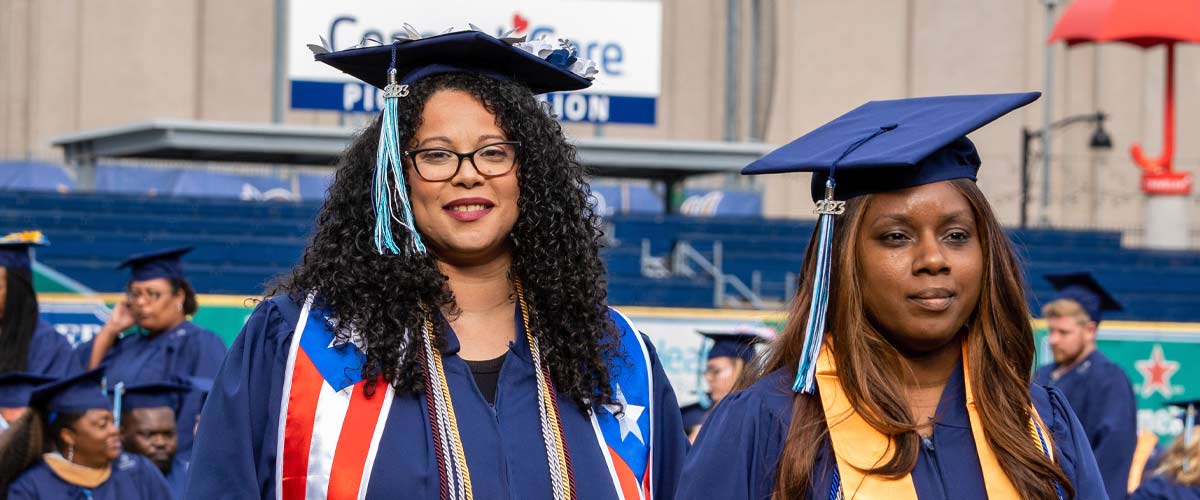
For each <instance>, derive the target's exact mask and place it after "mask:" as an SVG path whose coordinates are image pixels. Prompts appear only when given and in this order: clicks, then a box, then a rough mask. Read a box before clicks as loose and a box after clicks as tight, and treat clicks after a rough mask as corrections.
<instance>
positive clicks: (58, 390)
mask: <svg viewBox="0 0 1200 500" xmlns="http://www.w3.org/2000/svg"><path fill="white" fill-rule="evenodd" d="M29 405H30V406H36V407H38V408H43V409H45V410H46V411H48V412H50V413H52V414H54V413H82V412H85V411H88V410H93V409H104V410H111V409H112V404H111V403H110V402H109V400H108V395H107V392H106V388H105V379H104V367H98V368H95V369H93V370H89V371H86V372H83V373H79V374H76V375H73V376H70V377H66V378H64V379H61V380H57V381H54V382H50V383H47V384H44V385H41V386H38V387H37V388H35V389H34V390H33V394H32V395H31V396H30V401H29Z"/></svg>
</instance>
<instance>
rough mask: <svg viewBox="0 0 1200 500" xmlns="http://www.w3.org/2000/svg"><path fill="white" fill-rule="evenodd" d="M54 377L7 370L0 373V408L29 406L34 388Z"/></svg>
mask: <svg viewBox="0 0 1200 500" xmlns="http://www.w3.org/2000/svg"><path fill="white" fill-rule="evenodd" d="M53 380H54V377H47V376H45V375H39V374H36V373H25V372H8V373H5V374H3V375H0V408H23V407H26V406H29V397H30V396H31V395H33V390H34V388H36V387H38V386H40V385H43V384H46V383H48V382H52V381H53Z"/></svg>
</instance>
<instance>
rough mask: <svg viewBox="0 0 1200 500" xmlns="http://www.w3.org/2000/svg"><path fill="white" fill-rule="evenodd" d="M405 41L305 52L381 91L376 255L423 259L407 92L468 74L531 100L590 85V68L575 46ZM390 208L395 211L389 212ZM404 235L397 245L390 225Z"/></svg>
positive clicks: (455, 36) (484, 37)
mask: <svg viewBox="0 0 1200 500" xmlns="http://www.w3.org/2000/svg"><path fill="white" fill-rule="evenodd" d="M405 31H407V32H408V35H409V38H408V39H403V40H395V41H394V42H393V43H391V44H388V45H380V46H376V47H358V48H351V49H347V50H339V51H337V52H330V51H328V49H326V48H324V47H316V46H310V48H311V49H313V52H314V53H315V57H316V59H317V61H320V62H323V63H325V64H328V65H330V66H332V67H334V68H337V69H339V70H341V71H343V72H345V73H348V74H350V75H351V76H353V77H355V78H357V79H359V80H362V81H364V82H366V83H368V84H370V85H373V86H375V87H377V88H380V89H383V102H384V104H383V116H382V118H381V120H380V123H381V126H380V131H379V135H380V137H379V152H378V154H377V155H376V163H375V177H374V179H375V181H374V183H373V188H372V189H373V191H372V197H371V200H372V205H373V208H374V210H375V231H374V243H375V250H376V251H377V252H379V254H380V255H386V254H393V255H397V254H400V253H409V254H424V253H425V251H426V249H425V244H424V242H422V241H421V236H420V235H419V234H418V233H417V230H416V224H415V223H414V222H413V218H412V206H411V203H410V202H409V200H408V192H407V190H406V189H405V187H404V186H405V181H404V166H403V165H402V164H401V161H400V158H401V156H402V148H403V146H402V145H401V144H400V137H399V132H398V130H397V123H399V111H398V100H399V99H401V98H404V97H406V96H408V94H409V92H408V86H409V85H412V84H415V83H417V82H419V81H420V80H421V79H423V78H426V77H429V76H433V75H439V74H445V73H471V74H477V75H483V76H486V77H488V78H492V79H495V80H502V81H511V82H516V83H519V84H521V85H523V86H525V87H526V88H528V89H529V90H531V91H532V92H533V93H535V94H537V93H544V92H555V91H570V90H579V89H583V88H587V87H588V86H590V85H591V79H590V76H591V75H593V74H595V71H596V65H595V63H594V62H591V61H588V60H586V59H581V58H579V57H578V55H577V52H576V49H575V47H574V46H572V45H570V44H569V43H567V42H552V41H550V40H547V39H541V40H533V41H528V42H527V41H525V40H524V38H518V39H509V38H505V39H499V38H496V37H493V36H491V35H488V34H487V33H484V32H482V31H479V30H472V31H459V32H453V33H444V34H441V35H436V36H431V37H427V38H423V37H421V35H420V33H419V32H417V30H416V29H413V28H412V27H411V26H407V25H406V26H405ZM393 204H397V205H398V207H395V208H393V206H392V205H393ZM393 220H395V221H397V222H398V223H399V225H400V226H401V227H403V229H404V233H405V234H403V235H401V238H400V239H399V240H397V238H396V237H395V236H393V234H392V221H393Z"/></svg>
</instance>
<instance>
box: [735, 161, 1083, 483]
mask: <svg viewBox="0 0 1200 500" xmlns="http://www.w3.org/2000/svg"><path fill="white" fill-rule="evenodd" d="M950 182H951V184H952V185H953V186H954V187H955V188H956V190H957V191H958V192H959V193H961V194H962V195H963V197H964V198H966V200H967V202H968V204H970V206H971V210H972V212H973V213H974V216H975V221H976V225H977V226H978V233H979V238H980V243H981V246H982V248H983V260H984V267H983V288H982V291H981V293H980V297H979V303H978V304H977V305H976V308H975V312H974V313H973V314H972V315H971V318H970V319H969V320H968V322H967V324H966V325H965V326H964V328H965V332H966V343H967V356H968V358H969V360H968V361H969V363H970V365H971V367H972V370H971V376H972V379H971V384H972V389H973V392H974V393H975V395H976V396H975V397H976V404H977V405H978V408H979V415H980V419H981V420H982V422H983V427H984V429H985V435H986V436H987V440H988V444H989V445H990V446H991V448H992V450H993V451H994V452H995V454H996V458H997V459H998V460H999V462H1000V466H1001V467H1002V468H1003V469H1004V470H1005V472H1006V473H1007V474H1008V477H1009V480H1010V481H1012V484H1013V487H1015V488H1016V490H1017V492H1018V493H1020V495H1021V498H1029V499H1046V500H1051V499H1054V498H1056V496H1055V491H1054V483H1056V482H1057V483H1058V484H1059V485H1061V486H1062V488H1063V490H1064V493H1066V495H1067V497H1074V494H1075V490H1074V488H1073V487H1072V485H1071V484H1070V482H1069V481H1068V480H1067V477H1066V475H1065V474H1063V472H1062V470H1060V469H1059V468H1058V467H1057V466H1056V465H1055V464H1054V463H1053V462H1051V460H1050V459H1049V458H1047V457H1046V456H1045V455H1044V454H1043V453H1042V451H1041V449H1040V448H1038V447H1037V446H1035V445H1034V443H1033V442H1032V438H1031V437H1030V434H1029V427H1028V422H1029V419H1030V408H1031V400H1030V396H1029V385H1030V373H1031V371H1032V368H1033V362H1034V343H1033V329H1032V326H1031V325H1030V323H1029V321H1028V318H1029V310H1028V309H1027V306H1026V301H1025V292H1024V287H1023V285H1022V277H1021V268H1020V265H1019V263H1018V261H1017V258H1016V255H1015V253H1014V252H1013V249H1012V245H1011V243H1010V242H1009V241H1008V238H1007V237H1005V235H1004V233H1003V230H1002V229H1001V227H1000V223H999V222H998V221H997V220H996V216H995V214H993V213H992V209H991V206H990V205H989V204H988V202H987V200H986V198H984V196H983V193H982V192H980V191H979V188H978V187H977V186H976V185H975V183H974V182H972V181H969V180H954V181H950ZM870 201H871V196H870V195H864V196H859V197H856V198H853V199H851V200H849V201H848V202H847V203H846V212H845V214H843V215H842V216H840V217H838V221H837V222H838V223H837V224H835V227H834V233H833V245H834V246H833V248H835V249H837V251H836V252H835V253H834V256H833V259H832V260H831V266H832V267H831V270H830V276H831V278H832V279H831V283H830V290H829V296H830V301H829V309H828V317H827V320H826V325H827V327H826V331H828V332H830V333H829V335H828V338H829V339H831V341H832V344H833V353H834V360H835V362H836V363H837V367H838V375H839V378H841V380H842V386H843V388H844V390H845V391H846V397H847V398H848V399H849V401H850V404H851V405H853V407H854V410H855V411H856V412H858V414H859V415H861V416H862V417H863V419H864V420H866V421H867V423H869V424H870V425H871V426H872V427H874V428H875V429H877V430H879V431H880V432H882V433H883V434H886V435H888V436H891V437H892V439H893V441H894V443H895V446H896V448H895V453H894V454H893V455H892V458H891V460H889V461H888V462H887V463H884V464H882V465H880V466H879V467H876V468H872V469H869V470H867V471H866V472H867V473H870V474H876V475H879V476H883V477H887V478H898V477H901V476H904V475H905V474H908V473H910V472H911V471H912V469H913V468H914V467H915V466H916V463H917V455H918V453H919V451H920V437H919V435H918V434H917V431H916V424H915V423H914V419H913V417H912V415H911V414H910V413H909V409H908V404H907V400H906V398H905V395H904V391H903V387H902V386H901V382H900V379H901V377H898V376H897V375H899V374H903V373H905V371H906V370H907V368H906V365H905V364H904V360H903V358H902V356H901V354H900V353H899V351H897V350H896V348H895V347H893V346H892V345H891V343H889V342H888V341H887V339H886V338H885V337H884V335H883V334H882V333H881V332H880V331H879V330H878V329H877V328H876V327H875V326H874V325H873V324H872V323H871V321H870V320H869V319H868V315H867V312H866V309H865V306H864V304H863V301H862V287H861V280H860V275H861V273H862V272H863V270H862V268H861V266H860V265H859V259H857V258H856V256H855V255H856V252H857V249H856V245H855V243H856V236H857V234H858V232H859V231H860V227H861V225H862V219H863V216H864V214H865V213H866V207H867V206H868V205H869V204H870ZM815 237H816V235H815V234H814V240H812V241H811V242H810V243H809V245H808V250H807V251H806V252H805V256H804V268H803V270H802V276H803V279H802V282H801V285H800V290H799V291H798V292H797V294H796V297H795V299H794V301H793V302H792V305H791V312H790V314H789V317H788V322H787V326H786V327H785V328H784V332H783V334H782V335H781V336H780V339H779V341H778V342H777V343H776V348H775V349H773V350H772V351H771V353H770V354H769V355H768V357H767V358H766V359H765V360H763V362H762V363H759V364H758V366H756V367H754V368H753V369H750V370H747V376H746V377H743V379H742V380H741V381H740V383H739V387H741V388H744V387H746V386H748V385H750V384H752V383H754V382H755V381H756V379H759V378H762V377H763V376H764V375H765V374H767V373H771V372H773V371H775V370H779V369H786V370H788V371H789V372H790V373H793V374H794V373H795V370H796V364H797V362H798V360H799V358H800V351H801V348H802V344H803V340H804V325H805V322H806V321H807V319H808V308H809V302H810V301H811V299H812V295H813V278H812V277H813V275H814V266H815V263H816V244H815V241H816V240H815ZM828 433H829V429H828V427H827V425H826V423H825V415H824V411H823V410H822V408H821V404H820V399H819V397H817V396H816V395H813V396H805V395H797V396H796V397H795V401H794V403H793V406H792V422H791V427H790V428H789V429H788V434H787V440H786V442H785V444H784V447H783V451H782V453H781V454H780V457H779V466H778V470H777V475H776V478H775V491H774V496H775V498H779V499H783V498H803V497H804V496H805V495H806V494H807V493H810V490H811V488H812V484H813V470H812V469H813V464H814V462H815V460H816V456H817V453H818V451H819V449H820V447H819V446H814V445H813V443H819V442H821V441H822V440H823V439H824V438H825V437H826V436H827V435H828ZM1047 437H1049V436H1047Z"/></svg>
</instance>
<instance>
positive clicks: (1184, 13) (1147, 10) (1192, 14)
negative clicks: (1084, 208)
mask: <svg viewBox="0 0 1200 500" xmlns="http://www.w3.org/2000/svg"><path fill="white" fill-rule="evenodd" d="M1059 40H1062V41H1065V42H1067V44H1068V45H1075V44H1077V43H1085V42H1097V43H1102V42H1126V43H1132V44H1134V45H1137V46H1140V47H1142V48H1147V47H1152V46H1155V45H1159V44H1164V45H1166V46H1167V75H1166V91H1165V95H1164V101H1165V106H1166V109H1165V111H1164V113H1163V148H1162V156H1160V157H1158V158H1147V157H1146V156H1145V155H1143V154H1142V146H1141V145H1139V144H1134V145H1133V147H1132V148H1130V153H1131V154H1132V155H1133V159H1134V161H1135V162H1137V164H1138V166H1140V167H1142V169H1143V171H1145V172H1146V173H1147V174H1150V175H1156V174H1157V175H1163V174H1169V173H1172V172H1171V160H1172V156H1173V154H1174V150H1175V42H1193V43H1200V0H1075V1H1073V2H1071V5H1069V6H1067V10H1066V11H1065V12H1063V15H1062V18H1060V19H1059V20H1058V24H1057V25H1055V26H1054V31H1053V32H1052V33H1051V34H1050V40H1049V41H1050V42H1051V43H1053V42H1056V41H1059Z"/></svg>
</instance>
